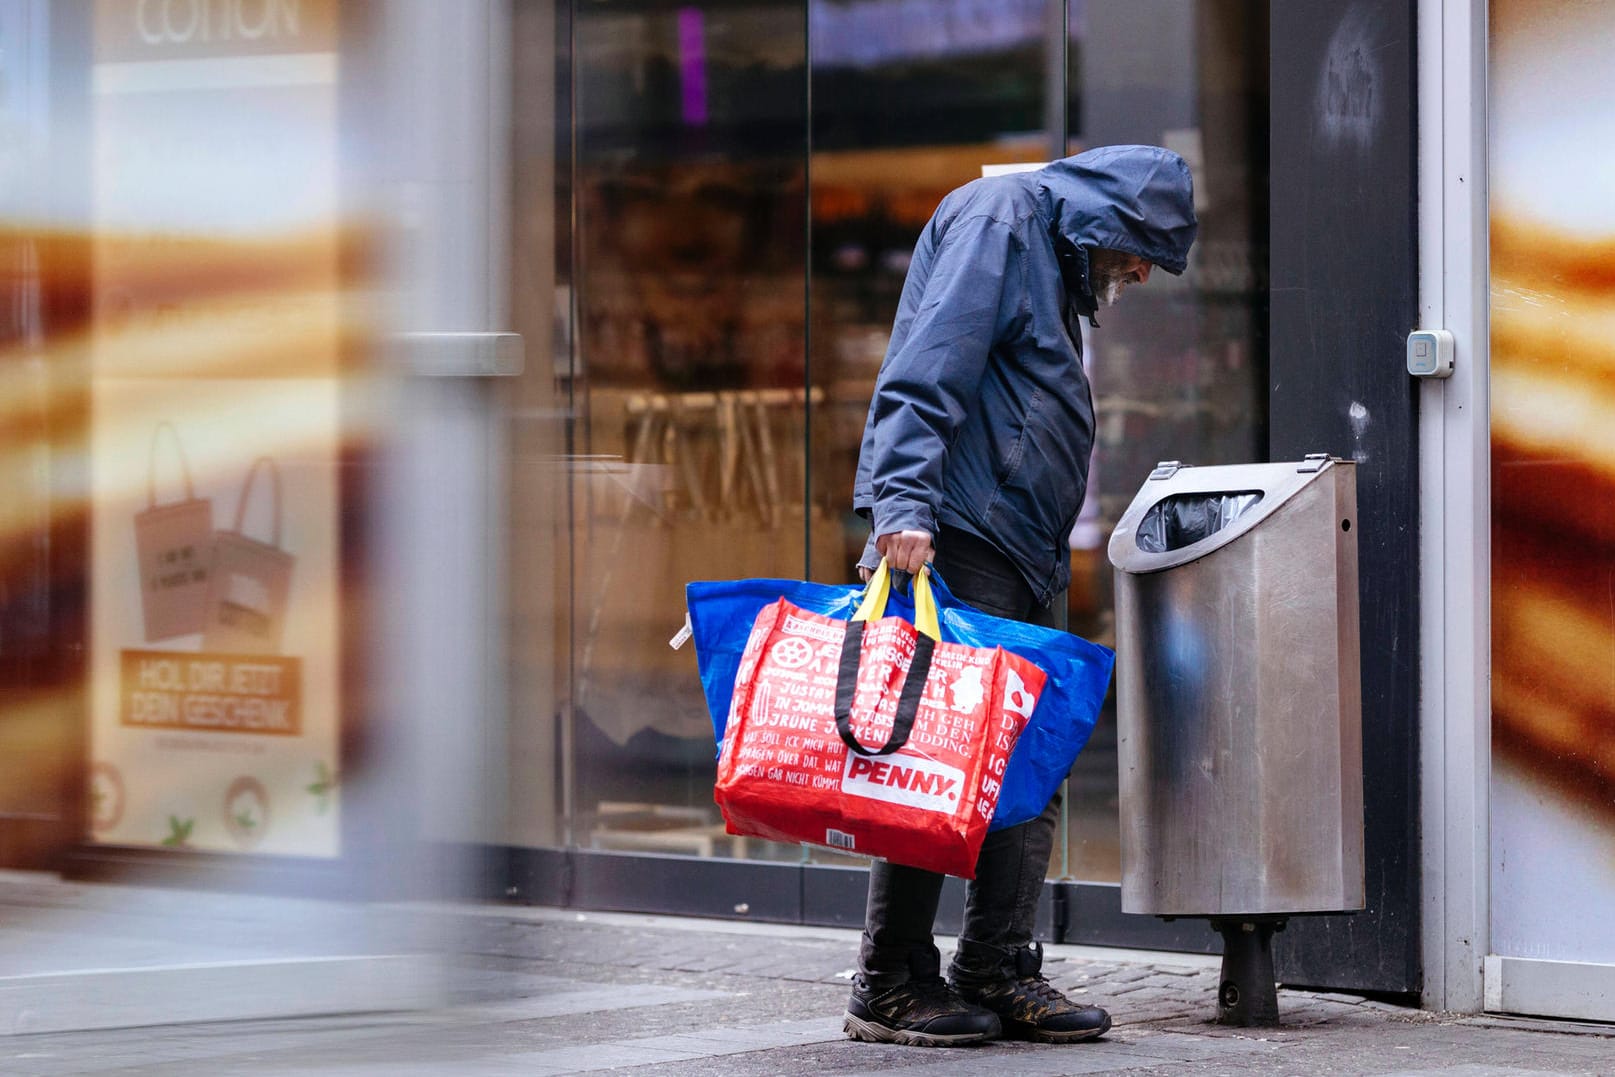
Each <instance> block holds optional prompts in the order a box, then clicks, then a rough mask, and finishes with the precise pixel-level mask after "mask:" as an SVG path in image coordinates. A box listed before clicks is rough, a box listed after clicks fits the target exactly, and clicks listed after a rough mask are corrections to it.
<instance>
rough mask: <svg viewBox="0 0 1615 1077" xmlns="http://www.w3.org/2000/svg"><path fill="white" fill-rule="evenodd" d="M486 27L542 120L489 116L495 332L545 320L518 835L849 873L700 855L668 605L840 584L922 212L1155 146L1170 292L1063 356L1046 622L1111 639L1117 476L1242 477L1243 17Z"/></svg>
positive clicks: (952, 8) (767, 16)
mask: <svg viewBox="0 0 1615 1077" xmlns="http://www.w3.org/2000/svg"><path fill="white" fill-rule="evenodd" d="M556 6H559V7H560V8H561V9H562V10H560V11H556V10H554V8H555V7H556ZM518 12H519V14H518V24H520V22H521V20H522V19H524V18H525V19H527V20H528V21H529V22H530V23H531V24H532V25H533V26H535V27H540V29H538V30H534V31H533V32H532V33H531V34H524V33H521V32H519V33H518V35H517V38H516V47H515V54H514V60H515V74H516V85H517V87H518V90H519V91H520V87H522V86H524V85H526V86H531V87H538V86H542V85H544V84H546V83H547V82H548V81H549V80H553V84H554V86H555V88H556V89H555V94H554V97H555V100H556V108H555V113H554V115H555V121H554V123H553V124H536V123H529V122H527V121H525V120H524V119H523V118H522V115H521V113H522V112H523V110H524V109H526V108H528V107H530V106H529V105H528V104H526V102H529V101H531V100H533V96H532V94H533V93H534V92H536V91H531V90H529V91H520V96H519V98H518V106H517V109H516V112H517V117H516V151H515V164H516V173H517V186H518V196H517V205H518V211H517V212H518V217H520V214H521V212H522V211H521V209H520V208H519V207H520V206H521V205H522V204H523V202H524V196H523V195H522V194H521V193H520V191H521V189H522V188H523V187H524V186H525V185H526V184H527V183H528V182H532V183H535V184H540V185H543V184H547V186H544V188H543V189H544V191H545V193H546V197H547V196H548V193H549V192H554V197H553V199H552V200H550V201H546V202H544V203H543V205H542V207H540V206H539V203H538V202H536V201H535V202H534V203H533V205H534V207H535V208H534V209H533V214H534V218H535V220H537V219H542V220H543V222H544V223H543V226H542V227H536V228H534V229H533V230H531V231H529V230H527V229H523V228H521V227H520V222H519V221H518V232H517V234H518V237H520V238H519V245H520V248H521V249H518V250H516V251H514V252H513V262H514V264H515V265H516V267H517V271H518V276H519V275H520V274H521V273H522V272H524V270H523V269H522V266H523V265H524V264H528V265H529V266H531V265H536V264H539V263H544V262H545V260H546V259H548V260H550V261H551V262H552V263H553V274H551V276H550V277H544V272H547V270H545V271H543V272H537V273H536V274H533V273H530V280H531V281H532V282H537V281H539V279H540V278H543V279H544V280H546V281H549V282H550V283H548V284H546V285H544V286H543V287H537V286H534V287H530V288H525V289H524V286H523V285H522V284H521V283H518V286H517V287H516V288H515V289H514V291H515V296H516V297H515V300H514V302H515V305H516V309H517V314H518V320H520V318H521V317H522V315H521V310H522V307H523V304H524V303H525V304H527V305H528V307H529V313H530V315H531V320H530V322H529V324H528V327H527V328H526V329H524V330H523V332H524V334H525V335H527V336H528V337H529V339H532V335H533V333H534V331H535V327H538V326H540V325H541V324H542V325H543V326H545V327H549V326H551V325H553V326H554V331H553V332H550V333H549V336H550V337H551V338H552V339H554V340H555V341H556V351H555V356H554V359H553V361H552V362H549V363H547V364H534V363H531V362H530V363H529V369H528V372H527V374H526V375H525V376H524V384H525V385H526V386H527V388H526V389H524V390H523V400H524V403H523V404H522V405H521V407H520V408H519V409H518V411H517V414H518V429H519V430H521V431H525V433H523V434H522V435H521V436H520V437H519V438H518V443H519V445H520V446H521V447H519V448H518V450H517V451H518V460H517V463H516V471H515V475H516V484H517V488H516V490H515V491H514V493H513V503H514V505H515V512H516V513H517V514H518V515H520V516H521V518H523V519H529V518H530V519H531V520H533V521H534V522H538V521H542V524H541V526H540V527H539V529H538V530H539V532H540V533H542V534H544V535H548V536H550V537H549V538H548V539H546V540H544V541H543V542H539V541H536V540H535V541H533V542H522V541H517V542H515V543H513V552H512V556H513V557H514V558H515V560H516V564H517V565H518V566H519V567H518V568H516V569H514V570H513V573H514V578H515V579H516V581H517V590H518V591H519V592H521V593H520V594H518V595H517V596H515V598H514V601H515V602H516V603H517V605H518V606H519V607H522V609H523V610H524V611H525V613H522V614H519V615H518V624H517V630H516V631H517V661H518V667H519V668H520V669H522V670H523V671H524V672H523V673H522V676H523V677H524V678H526V679H525V680H524V681H523V682H522V683H521V684H520V685H518V688H517V691H516V716H517V721H518V722H519V723H527V724H528V726H529V731H530V732H532V731H538V732H534V733H533V735H532V736H531V737H529V738H528V740H529V741H531V744H530V747H531V749H532V753H533V755H532V758H533V759H536V760H539V761H540V763H539V765H538V767H537V769H540V770H542V769H543V768H544V767H550V768H551V770H550V773H552V774H553V775H554V782H553V787H554V788H555V789H556V791H557V792H556V796H555V815H554V826H553V827H552V828H551V830H550V833H552V834H553V835H554V836H553V838H551V839H549V840H551V841H553V842H556V843H567V844H575V845H577V846H581V847H592V848H603V849H623V850H642V851H657V852H681V853H694V854H698V855H711V856H744V857H750V858H756V857H765V858H790V859H798V858H807V859H810V860H812V861H815V862H825V863H836V862H844V863H856V861H853V860H847V859H844V858H839V857H835V856H833V855H832V854H829V853H827V852H824V851H821V850H809V851H805V852H804V851H803V850H798V849H794V848H785V847H778V846H771V845H769V844H767V843H762V842H757V841H747V842H741V841H736V840H734V839H730V838H728V837H725V836H724V835H723V833H722V825H721V821H720V819H719V817H718V815H717V812H716V809H715V808H714V806H713V804H712V795H711V789H712V781H713V777H714V773H715V766H714V759H713V754H714V752H713V744H712V738H711V728H710V723H709V721H708V718H707V714H706V710H705V707H704V705H703V703H702V700H701V696H700V689H699V685H698V683H697V679H696V670H695V660H694V657H693V655H692V654H690V652H689V650H688V649H685V650H683V651H674V650H672V649H670V648H669V646H668V642H667V641H668V638H669V637H670V636H671V635H672V634H673V633H674V631H675V630H676V629H677V628H678V625H679V621H680V620H681V616H682V608H683V601H682V589H683V586H684V584H685V583H686V582H687V581H690V580H696V579H715V578H733V577H753V576H779V577H787V578H804V577H805V578H812V579H816V580H820V581H825V582H848V581H850V580H852V579H854V576H853V564H854V562H855V560H856V558H857V556H858V553H859V551H860V549H861V547H862V546H863V543H864V540H865V538H866V535H867V525H866V524H865V523H864V522H863V521H862V520H861V519H859V518H858V517H857V516H856V515H854V514H853V513H852V512H851V505H850V502H851V491H852V482H853V472H854V468H855V465H856V459H857V452H858V444H859V439H860V435H861V431H862V427H863V422H864V417H865V414H866V411H867V408H868V403H869V398H870V394H871V391H872V389H873V386H874V382H875V377H876V374H877V372H878V370H879V367H880V363H881V360H882V357H883V356H884V353H885V348H886V345H887V341H888V339H889V336H890V331H891V323H892V318H893V315H894V314H895V312H896V307H897V299H898V294H899V291H900V289H901V287H902V283H903V279H904V274H905V272H906V270H907V268H908V261H909V257H910V254H911V252H912V249H913V246H914V242H915V240H916V238H917V237H918V235H919V233H920V230H921V229H922V228H923V226H924V224H925V222H926V220H927V219H928V218H929V216H930V214H931V212H932V211H933V210H934V209H935V208H936V205H937V203H938V201H939V200H940V199H941V198H942V197H943V196H944V195H945V194H946V193H947V192H948V191H949V190H951V189H952V188H954V187H956V186H959V185H960V184H963V183H966V182H968V181H970V180H972V179H975V178H978V177H979V176H981V175H982V171H983V169H984V168H985V167H988V166H1014V165H1028V164H1031V165H1035V164H1036V163H1038V162H1042V161H1047V160H1049V159H1051V158H1053V157H1055V156H1058V155H1060V154H1061V153H1066V152H1078V151H1080V150H1082V149H1084V148H1087V147H1090V146H1096V145H1101V144H1106V143H1115V142H1147V143H1158V144H1164V145H1167V146H1169V147H1171V148H1173V149H1175V150H1178V151H1179V152H1181V153H1183V154H1184V156H1185V157H1187V158H1189V160H1190V163H1191V165H1192V166H1193V167H1194V169H1195V173H1196V180H1197V184H1198V188H1199V189H1198V195H1197V201H1198V209H1199V211H1200V214H1201V219H1202V228H1201V239H1200V245H1199V246H1198V247H1197V249H1196V252H1195V256H1194V258H1193V259H1192V262H1191V267H1190V270H1189V271H1188V273H1186V274H1185V275H1184V276H1183V277H1181V278H1171V277H1168V276H1166V275H1164V274H1163V275H1160V276H1158V277H1156V278H1155V279H1154V280H1153V281H1152V282H1151V285H1150V286H1149V288H1147V289H1143V290H1139V291H1137V292H1135V293H1130V294H1129V297H1128V302H1127V303H1126V304H1124V305H1123V306H1121V307H1119V308H1117V309H1116V310H1115V311H1114V312H1108V313H1107V314H1105V315H1104V316H1102V317H1101V321H1102V322H1103V324H1104V328H1102V329H1099V330H1094V331H1093V332H1092V333H1091V334H1090V337H1089V339H1088V341H1087V349H1088V351H1087V355H1088V362H1089V365H1090V373H1091V377H1092V379H1093V383H1094V387H1095V395H1096V402H1097V404H1098V410H1099V415H1100V429H1099V436H1098V445H1097V449H1096V458H1095V472H1094V476H1093V480H1092V481H1091V483H1090V492H1091V493H1090V503H1089V506H1088V508H1087V509H1086V510H1085V511H1084V514H1083V516H1082V519H1081V521H1080V523H1079V525H1078V528H1077V531H1076V533H1075V534H1074V535H1073V536H1072V556H1073V570H1074V571H1073V585H1072V588H1071V592H1070V595H1069V597H1068V605H1069V615H1070V623H1071V626H1072V629H1073V630H1074V631H1077V632H1079V633H1081V634H1083V635H1085V636H1087V637H1088V638H1090V639H1093V640H1095V641H1097V642H1101V643H1107V644H1108V643H1112V642H1113V638H1112V637H1113V629H1112V624H1111V598H1110V582H1109V581H1110V568H1109V565H1108V562H1107V560H1106V558H1105V554H1104V546H1105V542H1106V540H1107V539H1108V536H1109V530H1110V527H1111V526H1112V525H1113V524H1114V522H1115V520H1116V519H1117V517H1118V516H1119V515H1120V513H1121V511H1122V509H1123V508H1125V506H1126V504H1127V503H1128V501H1129V500H1130V499H1131V497H1132V494H1133V492H1134V491H1135V490H1136V489H1137V487H1138V484H1139V483H1140V482H1142V480H1143V478H1144V476H1145V475H1146V474H1147V473H1148V471H1149V468H1150V467H1151V466H1152V465H1153V464H1154V462H1155V461H1156V460H1157V459H1161V458H1168V457H1171V458H1177V459H1182V460H1185V461H1192V462H1195V463H1203V464H1215V463H1229V462H1235V461H1246V460H1253V459H1261V458H1262V457H1263V455H1264V453H1265V444H1266V427H1265V417H1264V416H1265V399H1266V394H1265V391H1264V390H1265V370H1266V366H1265V328H1266V306H1265V280H1264V275H1265V265H1266V255H1265V234H1264V229H1265V225H1266V220H1267V209H1266V206H1267V203H1266V182H1267V168H1266V161H1265V156H1264V154H1265V147H1266V138H1267V136H1266V115H1267V104H1266V86H1267V64H1266V42H1267V26H1266V8H1265V6H1264V5H1261V4H1258V3H1254V2H1248V0H1240V2H1236V0H1203V2H1199V3H1196V4H1192V5H1184V4H1181V3H1177V2H1171V3H1168V2H1165V0H1159V2H1152V3H1143V4H1126V5H1119V4H1117V5H1110V4H1087V3H1084V2H1083V0H1012V2H995V3H990V4H989V3H982V2H979V0H807V2H806V3H802V2H783V0H782V2H773V3H768V2H717V0H708V2H706V3H671V2H670V3H650V2H638V3H628V2H608V0H592V2H582V3H577V4H574V5H547V4H545V5H540V4H531V5H520V4H519V5H518ZM546 65H549V66H546ZM546 155H547V156H546ZM546 159H547V160H548V161H549V166H548V167H550V168H551V170H552V172H553V176H550V177H549V178H547V179H546V178H545V173H544V166H543V164H542V162H543V161H544V160H546ZM523 162H530V163H531V165H530V167H529V166H528V165H524V164H523ZM524 169H526V170H525V171H524ZM546 214H548V215H549V216H548V217H546ZM524 290H525V291H527V292H528V293H529V297H528V298H523V292H524ZM532 294H538V295H539V296H540V297H541V298H540V299H536V300H535V299H532V298H530V296H531V295H532ZM545 304H547V305H548V309H547V310H541V309H540V308H541V307H544V306H545ZM558 417H559V418H558ZM546 424H547V425H546ZM545 476H549V478H546V477H545ZM556 476H559V477H558V478H557V477H556ZM523 506H526V508H525V509H524V508H523ZM551 624H552V625H553V626H554V627H555V632H554V634H553V636H551V637H545V635H544V627H545V626H546V625H551ZM524 626H525V627H524ZM523 638H525V639H526V640H527V641H528V643H527V644H526V645H524V644H523V643H522V642H521V640H522V639H523ZM546 671H548V672H546ZM550 731H553V736H550V735H548V733H549V732H550ZM1115 766H1116V764H1115V741H1114V716H1113V714H1112V713H1109V712H1108V711H1107V714H1106V715H1105V717H1104V718H1103V720H1102V722H1101V725H1100V731H1099V733H1098V735H1097V736H1096V737H1095V740H1094V742H1093V744H1092V746H1091V747H1090V749H1089V750H1088V751H1087V753H1086V754H1085V755H1084V756H1083V758H1082V760H1081V761H1080V762H1079V764H1078V766H1077V769H1076V771H1075V772H1074V773H1073V776H1072V780H1071V784H1070V795H1069V796H1068V825H1067V828H1066V834H1067V836H1068V839H1069V840H1068V841H1067V842H1065V843H1063V846H1062V848H1061V850H1060V851H1059V852H1058V853H1057V856H1056V860H1055V863H1053V864H1052V865H1051V868H1050V871H1051V874H1052V875H1056V876H1060V877H1068V878H1070V877H1075V878H1083V879H1092V880H1115V879H1116V878H1117V877H1118V875H1119V853H1118V839H1117V832H1118V831H1117V810H1118V808H1117V804H1116V773H1115ZM535 777H536V775H535ZM517 780H518V782H520V781H521V779H520V778H519V777H518V779H517ZM531 833H532V834H533V837H532V838H531V839H530V840H534V841H539V840H542V833H543V828H542V827H540V828H537V829H535V830H533V831H532V832H531Z"/></svg>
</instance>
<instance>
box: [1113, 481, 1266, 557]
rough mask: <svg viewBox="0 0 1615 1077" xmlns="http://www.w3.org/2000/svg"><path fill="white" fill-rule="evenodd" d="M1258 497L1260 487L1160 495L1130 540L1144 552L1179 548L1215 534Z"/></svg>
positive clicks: (1162, 551)
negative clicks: (1208, 492) (1164, 496)
mask: <svg viewBox="0 0 1615 1077" xmlns="http://www.w3.org/2000/svg"><path fill="white" fill-rule="evenodd" d="M1260 500H1262V494H1261V491H1260V490H1241V491H1237V492H1224V493H1215V494H1177V495H1175V496H1173V497H1167V498H1162V499H1161V500H1160V501H1157V502H1156V503H1155V504H1154V505H1151V506H1150V509H1149V511H1148V512H1146V513H1145V514H1144V518H1143V519H1142V520H1140V521H1139V522H1138V533H1137V535H1135V536H1134V540H1133V541H1135V542H1137V543H1138V548H1139V549H1141V550H1143V551H1144V552H1145V553H1166V552H1167V551H1168V550H1181V549H1182V548H1183V547H1185V546H1190V545H1193V544H1194V543H1196V542H1199V541H1200V540H1201V539H1203V538H1205V537H1206V536H1207V535H1215V534H1216V533H1217V532H1218V531H1221V530H1222V529H1223V528H1225V527H1227V526H1228V525H1229V524H1231V523H1233V522H1234V521H1235V520H1237V519H1238V518H1239V517H1240V516H1241V515H1242V514H1243V513H1244V512H1245V511H1246V510H1247V509H1249V508H1250V507H1251V506H1252V505H1254V504H1256V503H1257V502H1258V501H1260Z"/></svg>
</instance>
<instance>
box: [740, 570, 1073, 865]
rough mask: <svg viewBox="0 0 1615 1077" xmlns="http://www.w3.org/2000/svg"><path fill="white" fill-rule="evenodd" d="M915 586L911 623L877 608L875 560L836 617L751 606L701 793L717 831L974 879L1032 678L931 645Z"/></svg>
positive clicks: (1009, 659) (928, 620)
mask: <svg viewBox="0 0 1615 1077" xmlns="http://www.w3.org/2000/svg"><path fill="white" fill-rule="evenodd" d="M927 584H928V581H927V578H926V573H925V572H924V570H922V571H921V573H920V575H919V576H918V577H916V579H915V621H914V623H912V624H911V623H910V622H908V621H906V620H904V619H903V618H901V617H882V616H881V614H882V613H883V612H884V609H885V605H886V599H887V594H888V590H889V575H888V573H887V571H886V567H885V565H884V564H883V565H882V567H881V569H880V570H879V571H877V573H876V575H875V577H874V578H873V579H872V580H871V581H870V588H869V592H868V594H867V596H866V599H865V602H864V604H863V605H862V606H861V607H860V609H859V610H858V612H857V613H856V614H855V615H854V616H853V619H852V620H851V621H840V620H836V619H834V618H831V617H826V616H824V615H822V614H817V613H812V612H810V611H808V610H804V609H802V608H800V607H798V606H795V605H793V604H792V603H791V602H789V601H788V600H787V599H784V598H781V599H779V600H777V601H775V602H774V603H773V604H772V605H770V606H768V607H766V608H765V609H764V610H763V611H762V612H761V613H760V614H758V616H757V620H756V623H755V624H754V625H753V627H752V631H751V635H750V637H749V638H748V640H747V644H746V650H745V657H744V658H743V659H742V662H741V670H740V675H739V676H738V677H737V679H736V686H735V693H734V697H733V702H732V711H731V714H730V717H729V721H728V722H727V723H726V729H725V735H724V740H723V751H722V753H721V754H720V756H719V760H718V778H717V783H716V786H715V789H714V799H716V801H717V803H718V806H719V807H720V808H721V809H722V810H723V815H724V820H725V822H726V823H727V824H728V829H729V832H730V833H733V834H751V835H755V836H757V837H763V838H769V839H771V840H774V841H789V842H808V843H811V844H816V845H826V846H829V847H831V848H834V849H837V850H840V851H843V852H854V853H862V854H864V855H868V856H878V857H883V858H885V859H887V860H890V861H891V862H892V863H895V864H904V865H908V866H910V867H917V868H924V869H926V870H929V871H938V872H943V873H946V874H949V875H958V876H961V877H963V878H967V879H968V878H972V877H974V875H975V869H976V856H977V854H978V853H979V852H980V849H981V843H982V840H983V839H984V838H985V837H986V835H987V829H988V824H989V823H990V822H991V820H992V818H993V813H994V810H995V808H996V806H997V802H998V793H999V790H1000V788H1001V787H1002V784H1003V778H1004V772H1005V769H1006V766H1007V764H1008V761H1009V757H1010V754H1011V752H1012V751H1013V750H1014V747H1015V741H1016V739H1017V738H1018V737H1019V736H1020V733H1021V730H1022V729H1023V728H1024V727H1025V725H1026V722H1027V720H1028V719H1029V718H1030V717H1031V715H1032V712H1033V710H1034V708H1035V707H1036V706H1037V699H1038V695H1039V693H1040V692H1042V690H1043V686H1044V674H1043V671H1042V670H1040V669H1038V667H1036V666H1035V665H1033V664H1032V663H1031V662H1028V661H1027V660H1026V659H1024V658H1021V657H1019V656H1017V655H1013V654H1011V653H1009V652H1008V651H1006V650H1004V649H1003V648H1002V647H968V646H965V645H963V644H958V643H944V642H940V640H939V637H940V631H939V629H938V627H937V617H936V609H935V605H934V603H933V601H932V599H931V596H930V591H929V587H928V585H927Z"/></svg>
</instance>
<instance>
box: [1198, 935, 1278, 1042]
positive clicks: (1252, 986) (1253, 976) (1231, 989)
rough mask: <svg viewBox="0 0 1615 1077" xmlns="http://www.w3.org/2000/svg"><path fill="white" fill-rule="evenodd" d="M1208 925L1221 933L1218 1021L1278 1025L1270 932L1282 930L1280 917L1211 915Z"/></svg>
mask: <svg viewBox="0 0 1615 1077" xmlns="http://www.w3.org/2000/svg"><path fill="white" fill-rule="evenodd" d="M1211 928H1212V930H1213V931H1215V932H1217V934H1219V935H1221V936H1222V976H1221V977H1220V978H1219V980H1218V982H1217V1023H1218V1024H1219V1025H1242V1026H1247V1027H1248V1026H1252V1025H1256V1026H1270V1025H1277V1024H1278V1023H1279V996H1278V985H1277V983H1276V982H1275V981H1274V976H1273V932H1275V931H1283V930H1284V920H1283V918H1281V917H1271V916H1269V917H1255V916H1253V917H1238V918H1235V919H1221V918H1213V919H1212V921H1211Z"/></svg>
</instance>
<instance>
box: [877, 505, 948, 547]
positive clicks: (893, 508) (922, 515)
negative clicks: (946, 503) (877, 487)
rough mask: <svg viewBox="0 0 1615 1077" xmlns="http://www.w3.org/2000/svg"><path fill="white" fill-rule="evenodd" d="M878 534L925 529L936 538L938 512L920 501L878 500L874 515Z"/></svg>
mask: <svg viewBox="0 0 1615 1077" xmlns="http://www.w3.org/2000/svg"><path fill="white" fill-rule="evenodd" d="M873 522H874V531H875V534H876V535H890V534H894V533H896V532H898V531H924V532H925V533H926V534H927V535H930V536H931V538H932V539H933V540H934V539H935V538H936V514H935V513H934V512H932V511H931V506H929V505H926V504H922V503H921V502H918V501H887V502H877V503H876V504H875V512H874V517H873Z"/></svg>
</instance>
